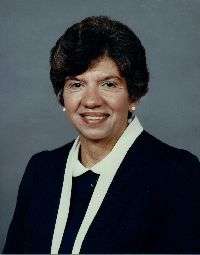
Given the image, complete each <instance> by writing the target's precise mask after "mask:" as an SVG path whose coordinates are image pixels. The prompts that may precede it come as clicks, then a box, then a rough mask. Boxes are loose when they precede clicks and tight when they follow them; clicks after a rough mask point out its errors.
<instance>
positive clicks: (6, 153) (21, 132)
mask: <svg viewBox="0 0 200 255" xmlns="http://www.w3.org/2000/svg"><path fill="white" fill-rule="evenodd" d="M100 14H101V15H109V16H110V17H112V18H115V19H118V20H120V21H122V22H124V23H126V24H127V25H129V26H130V27H131V28H132V29H134V31H135V32H136V33H137V34H138V35H139V37H140V38H141V40H142V42H143V44H144V46H145V47H146V49H147V57H148V65H149V69H150V72H151V82H150V91H149V93H148V95H147V96H146V97H145V98H144V99H143V100H142V101H141V105H140V107H139V109H138V116H139V118H140V120H141V122H142V124H143V126H144V128H145V129H146V130H148V131H149V132H150V133H152V134H153V135H155V136H156V137H158V138H160V139H161V140H163V141H165V142H167V143H169V144H171V145H173V146H176V147H179V148H185V149H187V150H189V151H191V152H192V153H194V154H196V155H197V156H200V139H199V138H200V90H199V80H200V50H199V45H200V1H199V0H187V1H186V0H167V1H166V0H160V1H159V0H146V1H144V0H130V1H128V0H123V1H121V0H119V1H116V0H115V1H114V0H113V1H104V0H101V1H97V0H91V1H89V0H87V1H81V0H79V1H76V0H73V1H67V0H65V1H64V0H59V1H53V0H43V1H41V0H29V1H27V0H1V1H0V84H1V85H0V97H1V98H0V111H1V112H0V116H1V122H0V123H1V126H0V128H1V136H0V137H1V141H0V145H1V153H0V166H1V168H0V169H1V170H0V171H1V172H0V234H1V235H0V250H1V249H2V247H3V244H4V242H5V236H6V233H7V230H8V226H9V223H10V220H11V217H12V214H13V210H14V207H15V201H16V196H17V190H18V186H19V183H20V180H21V177H22V175H23V172H24V169H25V166H26V164H27V162H28V160H29V158H30V156H31V155H32V154H33V153H36V152H39V151H41V150H44V149H53V148H55V147H58V146H60V145H62V144H64V143H67V142H68V141H70V140H71V139H72V138H73V137H74V136H75V135H76V133H75V132H74V131H73V128H72V127H71V125H70V124H69V123H68V122H67V120H66V119H65V116H64V114H63V112H62V111H61V108H60V107H59V106H58V104H57V102H56V98H55V96H54V94H53V90H52V88H51V84H50V81H49V64H48V59H49V50H50V48H51V47H52V46H53V44H54V42H55V40H56V39H57V38H58V36H59V35H60V34H61V33H63V31H64V30H65V28H66V26H69V25H71V24H72V23H74V22H77V21H80V20H81V19H82V18H84V17H86V16H90V15H100Z"/></svg>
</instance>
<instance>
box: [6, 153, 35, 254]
mask: <svg viewBox="0 0 200 255" xmlns="http://www.w3.org/2000/svg"><path fill="white" fill-rule="evenodd" d="M37 155H38V154H36V155H34V156H32V158H31V159H30V161H29V162H28V165H27V167H26V170H25V173H24V175H23V178H22V180H21V183H20V186H19V190H18V196H17V203H16V207H15V211H14V215H13V218H12V221H11V223H10V226H9V230H8V234H7V238H6V243H5V246H4V249H3V253H23V249H24V239H25V238H24V237H25V231H24V219H25V217H26V213H27V209H28V206H29V203H30V201H31V196H32V192H33V190H34V184H35V183H34V175H35V173H34V172H35V169H36V167H35V162H37V160H36V159H37Z"/></svg>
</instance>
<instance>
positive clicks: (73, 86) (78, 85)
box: [69, 82, 82, 88]
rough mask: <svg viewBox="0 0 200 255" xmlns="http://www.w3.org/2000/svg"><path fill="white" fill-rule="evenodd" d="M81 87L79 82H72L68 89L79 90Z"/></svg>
mask: <svg viewBox="0 0 200 255" xmlns="http://www.w3.org/2000/svg"><path fill="white" fill-rule="evenodd" d="M81 86H82V84H81V83H80V82H73V83H71V84H69V87H70V88H80V87H81Z"/></svg>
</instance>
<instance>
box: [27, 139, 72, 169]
mask: <svg viewBox="0 0 200 255" xmlns="http://www.w3.org/2000/svg"><path fill="white" fill-rule="evenodd" d="M73 142H74V140H73V141H71V142H69V143H67V144H64V145H62V146H60V147H58V148H55V149H52V150H44V151H40V152H38V153H36V154H34V155H33V156H32V157H31V159H30V161H29V163H31V164H35V163H37V164H42V163H43V162H45V163H50V162H51V161H55V160H59V161H60V160H61V161H62V160H64V159H65V158H66V156H67V155H68V153H69V151H70V149H71V147H72V145H73Z"/></svg>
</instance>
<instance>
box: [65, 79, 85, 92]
mask: <svg viewBox="0 0 200 255" xmlns="http://www.w3.org/2000/svg"><path fill="white" fill-rule="evenodd" d="M82 86H83V84H82V83H81V82H69V81H68V82H66V84H65V88H66V89H69V90H79V89H80V88H81V87H82Z"/></svg>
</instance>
